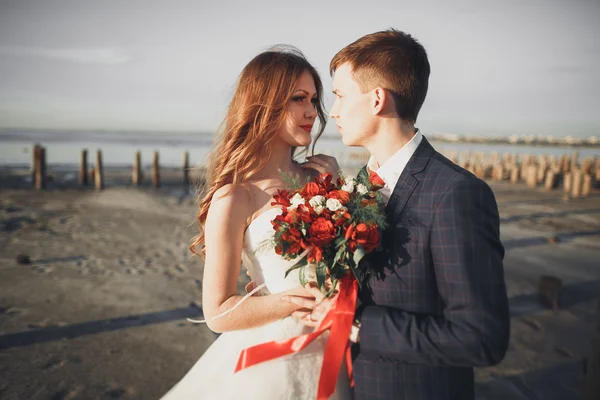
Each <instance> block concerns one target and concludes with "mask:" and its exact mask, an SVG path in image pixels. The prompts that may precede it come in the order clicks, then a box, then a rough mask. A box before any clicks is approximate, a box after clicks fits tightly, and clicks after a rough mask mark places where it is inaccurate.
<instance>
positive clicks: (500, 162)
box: [449, 151, 600, 198]
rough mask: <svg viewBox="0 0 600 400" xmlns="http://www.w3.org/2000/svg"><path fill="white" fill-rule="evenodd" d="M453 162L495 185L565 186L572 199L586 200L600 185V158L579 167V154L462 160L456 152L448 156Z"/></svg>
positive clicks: (479, 154) (495, 155)
mask: <svg viewBox="0 0 600 400" xmlns="http://www.w3.org/2000/svg"><path fill="white" fill-rule="evenodd" d="M449 158H450V160H451V161H452V162H454V163H456V164H458V165H460V166H461V167H463V168H465V169H467V170H468V171H470V172H472V173H473V174H475V175H476V176H477V177H478V178H481V179H491V180H493V181H510V182H511V183H519V182H524V183H525V184H526V185H527V186H529V187H531V188H537V187H538V186H542V185H543V187H544V188H545V189H546V190H547V191H550V190H554V189H557V188H558V187H559V186H561V185H562V187H563V191H564V193H565V195H566V196H568V197H570V198H577V197H586V196H588V195H589V194H590V192H591V190H592V188H593V187H594V185H595V182H597V181H600V158H598V157H594V158H585V159H583V160H582V162H581V163H579V153H578V152H577V151H574V152H573V153H572V154H570V155H567V154H563V155H562V156H560V157H557V156H547V155H531V154H525V155H521V157H520V158H519V156H518V155H517V154H514V153H504V154H499V153H491V154H490V155H489V156H486V154H485V153H483V152H476V153H471V152H464V153H461V154H460V159H459V157H458V154H457V153H456V152H452V153H450V154H449Z"/></svg>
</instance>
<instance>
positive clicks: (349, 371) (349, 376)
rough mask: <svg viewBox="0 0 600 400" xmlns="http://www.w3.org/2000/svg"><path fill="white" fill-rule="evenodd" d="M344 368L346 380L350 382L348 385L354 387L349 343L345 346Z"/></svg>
mask: <svg viewBox="0 0 600 400" xmlns="http://www.w3.org/2000/svg"><path fill="white" fill-rule="evenodd" d="M346 369H347V370H348V371H347V372H348V382H350V387H351V388H353V387H354V371H353V369H352V351H351V350H350V345H348V347H346Z"/></svg>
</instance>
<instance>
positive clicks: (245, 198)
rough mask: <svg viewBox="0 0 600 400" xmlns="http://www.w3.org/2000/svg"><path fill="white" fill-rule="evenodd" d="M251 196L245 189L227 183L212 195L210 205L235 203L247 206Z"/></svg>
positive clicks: (241, 186)
mask: <svg viewBox="0 0 600 400" xmlns="http://www.w3.org/2000/svg"><path fill="white" fill-rule="evenodd" d="M250 199H251V195H250V193H249V190H248V188H247V187H244V186H243V185H233V184H231V183H228V184H227V185H223V186H221V187H220V188H218V189H217V190H216V191H215V193H214V194H213V197H212V200H211V205H212V204H215V203H217V202H226V203H235V204H237V205H240V206H242V205H249V203H250Z"/></svg>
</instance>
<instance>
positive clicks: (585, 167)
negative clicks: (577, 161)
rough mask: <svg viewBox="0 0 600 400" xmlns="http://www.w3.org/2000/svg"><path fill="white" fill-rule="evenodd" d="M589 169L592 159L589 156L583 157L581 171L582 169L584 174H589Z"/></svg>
mask: <svg viewBox="0 0 600 400" xmlns="http://www.w3.org/2000/svg"><path fill="white" fill-rule="evenodd" d="M591 170H592V160H591V159H589V158H586V159H584V160H583V163H582V164H581V171H583V173H584V174H589V173H590V171H591Z"/></svg>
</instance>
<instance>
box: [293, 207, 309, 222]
mask: <svg viewBox="0 0 600 400" xmlns="http://www.w3.org/2000/svg"><path fill="white" fill-rule="evenodd" d="M296 217H297V218H298V219H299V220H300V221H302V222H306V223H308V224H310V223H312V222H313V216H312V215H311V208H309V207H308V206H305V205H304V204H300V205H299V206H298V208H297V209H296Z"/></svg>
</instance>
